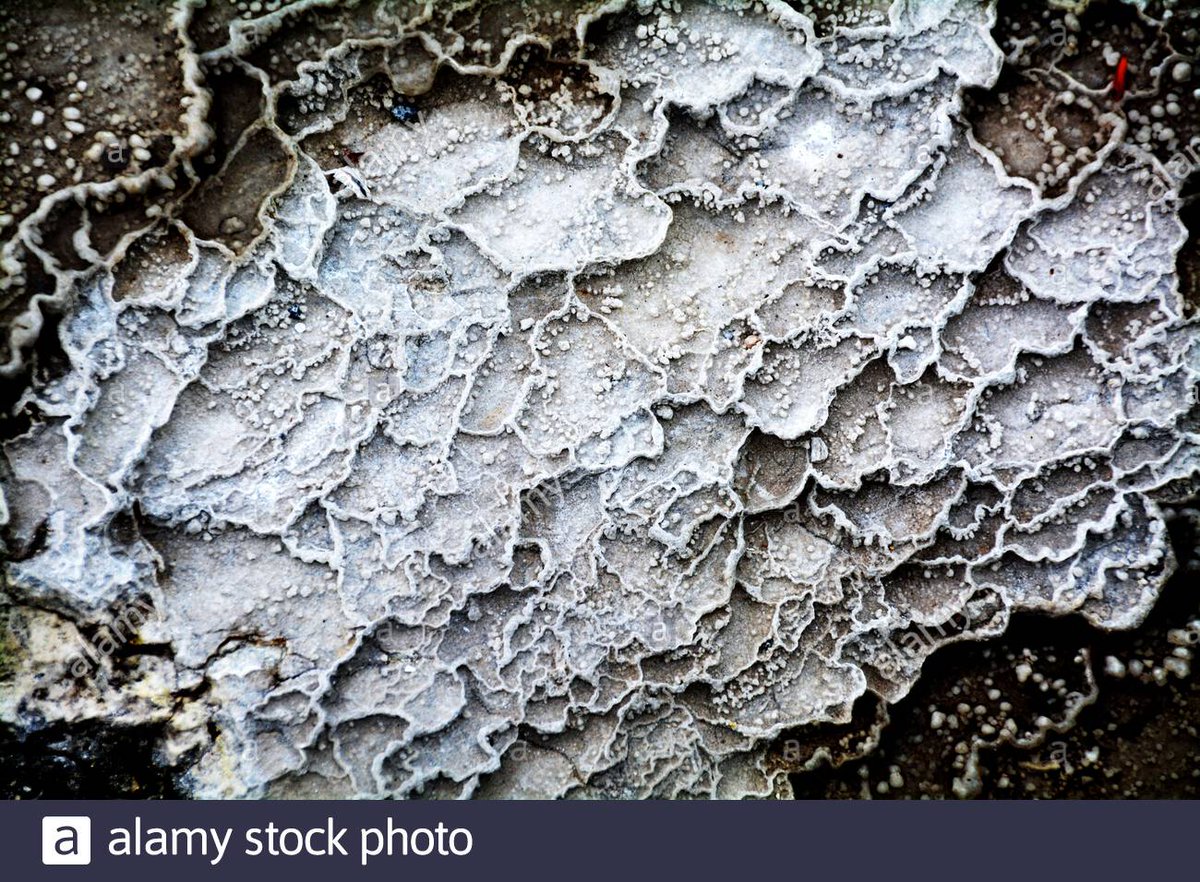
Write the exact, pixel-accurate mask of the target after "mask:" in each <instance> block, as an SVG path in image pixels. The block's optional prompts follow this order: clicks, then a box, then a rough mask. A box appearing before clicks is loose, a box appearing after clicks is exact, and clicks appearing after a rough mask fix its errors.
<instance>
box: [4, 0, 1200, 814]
mask: <svg viewBox="0 0 1200 882" xmlns="http://www.w3.org/2000/svg"><path fill="white" fill-rule="evenodd" d="M310 5H314V4H308V3H303V2H302V3H296V4H291V5H289V6H287V7H285V9H284V10H282V11H279V12H276V13H272V14H271V15H268V16H264V18H263V21H264V22H266V24H265V25H264V26H263V30H264V32H266V33H268V34H269V32H270V29H271V28H272V27H277V26H279V25H280V22H281V21H283V20H285V19H286V17H287V16H288V15H298V14H299V12H300V11H302V10H303V9H304V8H305V7H307V6H310ZM434 6H435V7H436V6H437V4H434ZM622 7H623V8H622ZM681 9H682V11H681ZM565 14H566V15H568V16H570V15H571V14H572V13H565ZM992 15H993V11H992V10H991V8H990V7H989V6H987V5H985V4H980V3H975V2H954V0H937V2H934V0H931V2H920V3H915V2H907V3H906V2H897V3H896V4H895V5H894V6H893V8H892V9H891V11H890V13H889V14H888V15H887V16H885V17H882V18H880V19H879V23H877V24H867V25H864V26H862V27H858V28H855V29H850V30H838V31H835V32H834V33H832V34H831V35H828V36H820V37H819V36H818V34H817V32H816V31H815V30H814V28H813V25H812V23H811V22H810V21H809V19H808V18H806V17H805V16H804V15H803V14H801V13H799V12H796V11H793V10H792V9H791V8H790V7H788V6H785V5H784V4H782V3H777V2H767V3H765V4H763V3H757V4H750V3H737V2H726V3H721V4H716V5H712V6H699V5H695V4H684V5H683V6H682V8H681V7H680V6H679V5H678V4H675V5H671V4H666V5H663V4H655V3H650V2H641V3H637V4H623V3H621V2H614V3H609V4H607V5H606V6H605V7H604V9H603V13H602V14H601V13H599V12H596V13H578V20H577V21H576V22H575V25H574V26H575V29H576V33H580V34H583V33H587V34H588V40H589V43H588V44H587V45H586V47H585V48H584V49H583V50H581V52H580V54H579V57H578V58H577V59H576V64H575V66H574V67H572V68H571V69H570V70H569V71H567V72H566V74H564V73H563V72H562V71H557V72H556V71H555V70H554V69H552V68H550V67H533V66H531V67H528V68H523V69H522V70H506V66H507V65H508V64H509V63H510V60H511V58H512V57H513V56H514V54H515V53H516V50H517V48H518V47H519V46H520V44H521V43H522V42H526V43H528V42H533V41H534V38H533V37H530V36H529V35H526V34H521V33H517V34H515V35H514V36H512V37H511V38H510V41H509V42H510V45H509V46H508V47H506V48H505V47H502V46H500V45H499V44H498V45H496V46H495V47H493V48H494V50H495V57H496V58H498V59H499V60H498V61H497V62H496V64H495V65H494V66H493V65H489V64H484V63H480V62H478V61H475V60H468V59H465V57H461V56H462V53H463V52H464V51H465V50H464V46H463V42H464V41H463V40H461V39H457V40H456V35H455V34H454V33H453V32H452V31H451V30H449V29H448V27H447V26H445V25H444V24H438V22H441V21H442V20H441V19H437V20H436V21H435V20H434V19H435V18H436V16H435V13H433V12H430V11H428V10H427V11H426V13H425V14H424V15H417V16H415V17H414V18H413V19H412V20H407V21H406V20H400V19H395V20H385V19H384V18H380V17H379V16H377V17H376V19H375V20H374V22H373V28H374V30H373V32H372V33H373V36H372V39H371V40H355V39H350V38H347V39H346V40H345V41H344V42H343V43H341V44H340V45H335V46H333V47H332V48H330V49H329V50H328V51H327V52H326V53H325V54H324V55H323V57H321V58H320V59H319V60H317V61H310V62H306V63H304V64H303V65H301V67H300V70H299V72H298V73H297V74H296V75H295V76H294V77H293V78H292V79H291V80H290V81H288V82H283V83H276V82H271V83H269V84H268V83H267V82H266V78H265V76H264V89H266V90H267V91H268V92H269V94H270V96H271V101H272V108H273V109H272V111H271V113H270V114H269V115H268V118H266V119H263V120H261V121H260V122H259V124H258V125H259V127H260V130H261V131H262V132H263V133H264V137H268V136H269V137H271V138H274V139H275V140H276V141H277V142H278V143H279V144H280V145H281V148H282V149H283V150H284V151H285V152H286V155H287V156H288V157H289V160H288V161H289V163H290V165H289V169H290V171H289V173H288V178H287V183H286V187H285V188H283V189H282V191H280V192H278V193H276V194H275V195H274V196H273V197H272V198H270V199H268V200H267V202H266V203H265V205H264V207H263V209H262V212H261V216H260V221H261V224H262V230H263V232H262V234H261V235H259V236H257V237H256V238H254V239H253V241H252V242H250V243H249V244H248V245H247V246H246V248H245V249H244V250H243V251H242V252H235V251H231V250H230V249H229V248H227V247H225V246H224V245H222V244H220V243H217V242H215V241H211V240H205V239H202V238H200V237H199V236H198V235H197V234H195V233H194V232H193V231H192V230H191V229H190V228H189V227H188V226H187V225H186V224H185V223H183V222H182V221H181V220H179V219H164V220H163V221H162V222H161V224H160V227H159V228H158V230H157V234H158V235H159V238H158V239H147V240H146V243H145V245H144V247H143V248H142V250H141V251H140V252H139V256H138V259H137V261H134V260H133V259H132V255H133V254H134V251H135V249H133V248H130V249H129V250H128V251H127V252H126V258H124V259H116V260H113V261H111V262H109V263H108V264H101V265H97V266H94V267H92V268H90V269H88V270H86V271H67V270H64V271H63V274H62V276H61V278H60V279H59V288H58V290H57V293H56V296H57V297H58V299H59V301H60V303H61V304H62V308H63V309H64V310H65V315H64V317H63V318H62V320H61V323H60V325H59V327H58V330H57V333H58V334H59V338H60V340H61V344H62V346H63V349H64V351H65V352H66V355H67V357H68V360H69V364H68V365H67V366H66V368H65V369H64V370H63V371H61V372H60V373H59V374H57V375H54V376H52V377H43V378H35V381H34V382H33V384H32V386H31V387H30V388H29V390H28V391H27V392H26V394H25V397H24V399H23V400H22V403H21V411H22V412H23V413H24V414H25V415H26V417H27V418H28V420H29V422H28V426H29V427H28V429H27V430H26V431H24V432H23V434H21V435H19V436H18V437H15V438H13V439H12V440H10V441H8V442H7V443H6V444H4V446H3V448H2V451H3V455H2V457H0V478H2V479H3V497H2V499H0V503H2V506H0V518H5V519H7V521H8V523H9V531H10V534H11V535H12V536H14V537H15V538H14V540H13V541H14V543H16V544H17V546H18V547H15V548H12V549H10V557H9V560H8V561H7V563H5V564H4V569H5V573H6V577H7V579H8V580H9V584H10V592H11V593H12V595H13V596H14V597H15V598H17V600H18V602H20V603H22V604H24V605H25V606H27V607H28V617H29V621H30V622H31V623H32V624H31V629H30V634H29V635H27V637H28V640H27V645H26V646H25V647H24V651H25V652H27V653H30V654H31V657H32V658H33V659H34V661H35V662H36V664H37V665H38V666H39V667H38V670H37V673H36V676H35V675H34V674H28V675H23V676H22V677H18V678H17V680H16V681H15V683H14V684H10V685H9V687H7V688H6V691H5V692H4V693H3V697H2V700H0V715H2V716H3V718H4V719H6V720H8V721H10V722H11V721H14V720H19V719H24V718H28V717H29V716H30V715H34V716H40V718H43V719H56V720H63V721H68V722H70V721H78V720H84V719H97V720H101V721H105V722H109V723H117V724H122V723H129V722H137V721H146V720H160V721H166V722H167V723H168V724H169V726H170V727H171V731H172V733H173V734H172V735H171V739H170V741H169V743H167V744H166V745H165V747H166V748H167V749H168V750H171V751H175V752H177V753H178V752H182V751H185V750H187V749H189V748H198V749H199V761H198V762H197V763H196V765H195V766H194V767H193V769H192V771H191V773H190V778H189V780H190V781H191V785H192V787H193V788H194V792H195V793H196V794H197V795H200V796H271V797H283V796H297V795H318V796H352V795H353V796H368V797H379V796H401V797H403V796H412V795H418V794H424V795H433V796H455V797H458V796H486V797H491V796H538V797H558V796H572V797H649V796H667V797H671V796H718V797H734V796H747V795H752V796H777V795H786V794H787V793H788V792H789V785H788V782H787V778H786V775H785V774H784V772H783V771H782V770H780V769H778V768H775V767H773V766H772V765H771V764H770V763H769V762H768V757H767V749H768V746H769V745H770V744H771V742H772V740H773V739H776V738H777V737H779V736H780V735H781V733H784V732H786V731H789V730H798V729H799V730H802V729H803V728H804V727H806V726H811V725H813V724H818V723H822V722H829V721H834V722H845V721H847V720H848V719H849V716H850V710H851V706H852V705H853V703H854V702H855V701H856V699H858V698H860V697H861V696H863V695H864V694H866V693H868V692H871V693H875V694H877V695H879V696H881V697H882V698H883V699H885V700H888V701H894V700H896V699H898V698H900V697H902V696H903V695H904V694H905V693H906V692H907V691H908V689H909V688H910V687H911V686H912V684H913V683H914V682H915V680H916V678H917V677H918V675H919V672H920V669H921V665H922V662H923V661H924V659H925V657H926V656H927V655H928V654H929V653H930V652H932V651H933V650H934V649H936V648H937V646H939V645H941V644H943V643H945V642H947V641H951V640H964V639H979V638H983V637H988V636H994V635H996V634H998V633H1001V632H1002V631H1003V630H1004V629H1005V627H1006V624H1007V621H1008V617H1009V616H1010V614H1012V613H1013V612H1016V611H1019V610H1037V611H1044V612H1046V613H1052V614H1065V613H1077V614H1079V615H1082V616H1084V617H1085V618H1086V619H1087V620H1089V621H1090V622H1092V623H1094V624H1095V625H1096V626H1098V627H1101V628H1126V627H1130V626H1133V625H1135V624H1137V623H1138V622H1139V621H1140V620H1141V618H1142V617H1143V616H1144V615H1145V614H1146V612H1147V611H1148V609H1149V608H1150V607H1151V605H1152V604H1153V603H1154V601H1155V598H1156V595H1157V592H1158V590H1159V588H1160V586H1161V585H1162V583H1163V581H1164V579H1165V578H1166V576H1167V575H1169V573H1170V571H1171V569H1172V567H1173V561H1172V558H1171V554H1170V550H1169V547H1168V544H1167V540H1166V536H1165V532H1164V526H1163V519H1162V516H1161V512H1160V509H1159V503H1160V502H1162V501H1163V499H1164V498H1165V497H1164V495H1163V494H1164V493H1165V492H1166V490H1167V489H1168V488H1169V487H1170V486H1171V485H1172V484H1174V483H1178V482H1179V481H1180V480H1181V479H1184V478H1187V477H1188V476H1190V475H1193V474H1194V473H1195V472H1196V466H1197V446H1196V443H1195V442H1196V434H1195V432H1196V422H1195V410H1194V391H1195V381H1196V372H1197V370H1200V345H1198V343H1200V341H1198V337H1197V334H1196V330H1195V325H1194V324H1191V323H1189V322H1188V321H1186V320H1185V319H1184V317H1183V307H1182V304H1181V297H1180V293H1179V280H1178V277H1177V275H1176V268H1175V255H1176V253H1177V252H1178V251H1179V249H1180V247H1181V246H1182V244H1183V242H1184V240H1185V229H1184V227H1183V225H1182V224H1181V222H1180V220H1179V218H1178V208H1179V201H1178V194H1177V184H1178V182H1177V181H1174V180H1172V179H1171V178H1170V177H1169V176H1167V175H1166V174H1165V172H1164V170H1163V169H1162V167H1161V166H1160V165H1159V164H1158V163H1157V162H1156V160H1155V159H1154V158H1153V157H1152V156H1151V155H1150V154H1149V153H1148V152H1146V151H1145V150H1143V149H1141V148H1140V147H1138V146H1136V145H1133V144H1129V143H1126V142H1125V138H1124V135H1125V127H1124V124H1123V123H1121V122H1120V121H1119V120H1118V119H1117V118H1116V117H1115V116H1114V117H1113V118H1112V119H1111V120H1109V123H1110V127H1111V130H1112V132H1113V135H1112V140H1111V141H1110V142H1109V143H1108V144H1107V145H1106V146H1105V147H1103V149H1102V150H1100V151H1098V153H1097V157H1096V159H1095V161H1094V162H1092V163H1091V164H1090V165H1088V166H1086V167H1085V168H1083V169H1082V170H1081V171H1080V172H1079V173H1078V174H1077V176H1076V177H1075V178H1074V179H1073V180H1072V181H1071V183H1070V186H1069V188H1068V190H1067V192H1066V193H1065V194H1064V195H1063V196H1061V197H1057V198H1054V199H1052V200H1051V199H1044V198H1042V195H1041V193H1040V191H1039V190H1038V189H1037V188H1036V186H1035V185H1034V184H1032V183H1030V182H1029V181H1026V180H1024V179H1019V178H1014V177H1009V176H1008V175H1006V174H1005V171H1004V167H1003V165H1002V164H1001V162H1000V161H999V159H998V158H997V157H996V156H994V155H992V154H991V153H990V152H989V151H988V150H987V149H985V148H984V147H982V146H981V145H980V144H979V143H978V142H977V141H976V139H975V138H974V137H973V135H972V132H971V131H970V130H969V128H968V127H967V126H966V124H965V123H964V121H963V97H964V93H965V90H967V89H970V88H984V89H986V88H988V87H991V86H992V85H993V84H994V83H995V82H996V80H997V78H998V76H999V73H1000V68H1001V63H1002V57H1001V54H1000V52H999V50H998V49H997V47H996V45H995V43H994V42H993V40H992V37H991V35H990V32H989V29H990V26H991V24H992ZM385 25H386V26H385ZM435 25H437V26H435ZM239 27H240V23H237V24H235V25H234V26H233V27H232V29H231V39H230V42H229V44H228V45H227V46H225V47H224V48H222V49H219V50H214V53H212V54H215V55H220V54H221V53H225V54H227V55H229V56H230V57H232V56H233V55H235V54H237V53H238V52H240V51H242V49H244V48H245V46H244V40H243V36H242V31H241V30H240V29H239ZM380 34H382V36H380ZM372 41H373V42H372ZM381 47H382V48H381ZM501 48H504V52H501V51H500V50H501ZM385 50H386V51H385ZM439 68H440V70H441V72H440V73H439V74H438V76H437V78H436V80H435V78H434V75H433V74H434V71H435V70H437V69H439ZM380 72H382V73H384V74H387V75H388V76H390V77H392V82H393V83H395V84H396V87H397V88H398V89H400V88H402V89H404V90H405V91H406V93H407V95H408V97H406V98H404V99H403V100H405V101H411V102H412V104H413V105H414V106H415V107H417V108H418V111H419V118H418V119H417V120H415V121H399V120H397V119H393V118H392V115H391V114H389V113H388V111H387V108H386V107H380V106H378V104H377V101H376V97H377V96H378V94H379V92H378V90H376V91H371V90H370V89H369V88H368V85H369V82H368V81H370V80H371V79H372V78H373V77H375V76H376V75H377V74H379V73H380ZM376 82H377V80H376ZM526 87H528V88H526ZM396 100H400V99H399V98H397V99H396ZM1095 112H1096V113H1097V114H1100V113H1103V110H1096V111H1095ZM252 141H253V138H249V137H247V138H243V141H242V143H243V144H244V145H247V146H246V147H244V148H243V149H249V145H250V144H251V142H252ZM318 143H320V144H325V145H330V144H334V145H338V146H342V147H345V148H347V149H351V150H353V151H355V152H361V154H362V158H361V161H359V162H357V163H356V164H350V163H349V162H345V163H344V162H342V161H337V162H333V163H330V162H328V161H327V156H328V155H329V154H328V152H326V153H321V152H319V151H317V150H316V149H315V147H314V145H315V144H318ZM335 172H336V173H335ZM360 184H361V187H360V186H359V185H360ZM243 220H247V219H246V218H243ZM240 223H241V221H239V222H238V224H240ZM237 229H238V225H237V224H231V225H230V227H229V230H230V231H234V232H236V231H237ZM164 230H166V231H169V233H170V235H169V236H167V235H163V232H164ZM118 285H119V286H120V290H121V292H123V293H122V295H121V296H119V297H118V296H115V295H114V291H115V289H116V286H118ZM37 308H38V306H37V304H36V303H34V304H33V305H31V307H30V309H31V315H32V313H33V311H36V309H37ZM31 326H32V327H36V326H37V323H36V322H35V323H33V324H32V325H31V324H30V323H26V324H25V325H23V326H22V328H24V330H21V329H13V330H12V334H13V335H14V341H15V344H18V345H14V347H13V349H12V350H11V351H12V352H13V355H12V361H11V362H10V364H9V365H8V369H9V370H10V371H12V370H16V368H17V367H18V366H19V363H20V360H21V358H22V354H21V353H22V348H23V345H24V344H27V342H28V340H26V339H25V338H27V337H28V336H29V334H28V332H27V331H28V328H29V327H31ZM19 332H20V333H19ZM21 334H24V335H25V337H24V338H21V337H20V335H21ZM18 338H20V339H18ZM25 348H27V346H25ZM137 598H146V599H147V600H148V603H149V605H150V606H152V607H153V614H152V615H151V616H150V617H149V620H148V621H147V623H146V624H145V626H144V628H143V633H142V634H141V635H140V637H139V639H140V640H141V641H142V642H146V643H153V644H155V645H157V646H161V647H165V648H166V651H160V652H157V653H155V654H152V655H147V656H146V657H145V658H144V659H143V660H142V661H141V662H138V663H137V664H136V665H135V667H134V670H133V672H132V673H131V672H130V671H127V670H117V668H116V667H115V666H113V665H111V664H107V663H106V664H105V665H104V666H103V669H102V671H101V673H100V674H99V675H98V676H97V678H95V679H94V680H93V681H89V682H87V683H85V684H83V685H80V683H79V682H78V681H77V680H75V679H73V678H72V677H71V676H70V673H69V671H68V670H67V665H68V663H69V659H70V657H71V655H72V652H73V649H72V642H71V640H72V638H73V634H74V632H73V630H72V629H73V627H74V626H75V625H78V626H80V627H82V626H84V625H86V624H87V623H88V622H89V621H95V620H98V619H102V618H103V617H104V616H105V615H108V614H109V613H110V611H111V610H114V609H120V608H121V607H122V605H123V604H128V603H131V602H133V601H134V600H135V599H137Z"/></svg>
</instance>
